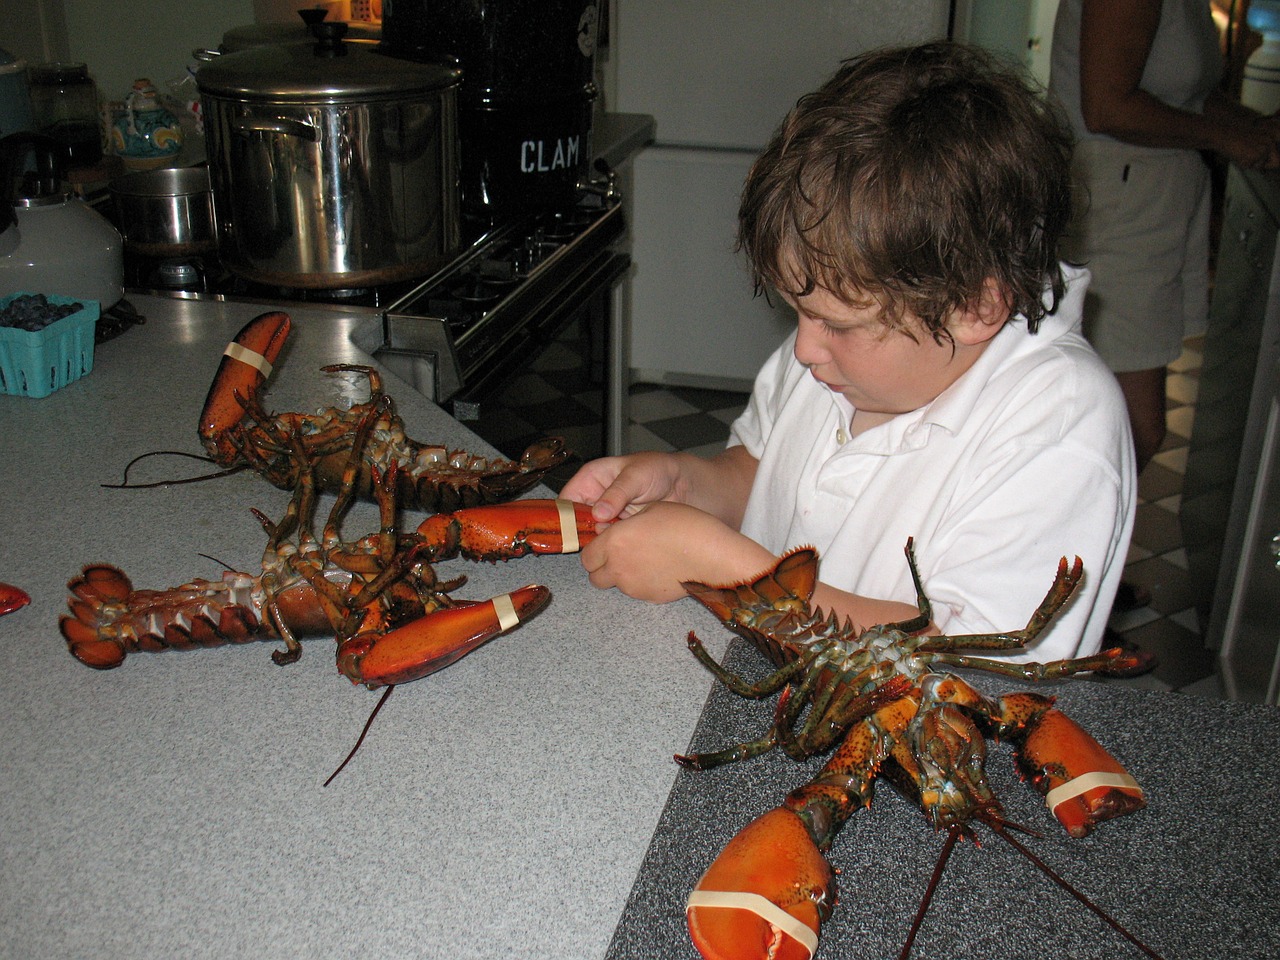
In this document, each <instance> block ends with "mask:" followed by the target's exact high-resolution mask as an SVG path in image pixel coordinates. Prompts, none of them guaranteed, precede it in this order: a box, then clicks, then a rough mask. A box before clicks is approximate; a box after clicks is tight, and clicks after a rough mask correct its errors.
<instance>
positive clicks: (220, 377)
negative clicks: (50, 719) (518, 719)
mask: <svg viewBox="0 0 1280 960" xmlns="http://www.w3.org/2000/svg"><path fill="white" fill-rule="evenodd" d="M288 331H289V318H288V316H287V315H285V314H282V313H270V314H263V315H261V316H259V317H256V318H255V319H254V320H252V321H250V323H249V324H247V325H246V326H245V327H244V328H243V329H242V330H241V331H240V333H239V334H238V335H237V337H236V339H235V340H234V341H233V342H232V344H231V345H230V346H229V347H228V348H227V351H226V353H225V355H224V357H223V360H222V362H221V365H220V367H219V372H218V374H217V376H216V378H215V380H214V383H213V386H212V387H211V388H210V391H209V395H208V398H207V399H206V402H205V408H204V412H203V414H202V416H201V421H200V430H199V432H200V436H201V439H202V441H203V442H204V443H205V444H206V445H207V447H208V448H209V449H210V451H211V452H212V453H214V454H215V456H216V457H217V458H218V459H219V462H220V463H223V464H224V465H226V464H231V463H233V462H236V461H237V460H243V461H245V462H247V463H248V464H250V465H253V466H255V467H256V468H258V469H259V470H260V471H261V472H262V473H263V474H264V475H265V476H266V477H267V479H269V480H271V481H272V482H273V483H276V484H278V485H282V486H287V487H289V489H291V490H292V491H293V494H292V497H291V498H290V501H289V504H288V507H287V509H286V511H285V514H284V517H283V518H282V519H281V520H280V521H279V522H278V523H276V522H272V521H271V520H269V519H268V518H267V517H266V516H265V515H263V514H262V513H260V512H258V511H254V513H255V515H256V516H257V517H258V520H259V522H261V524H262V526H263V528H264V530H265V531H266V532H267V536H268V543H267V548H266V551H265V553H264V554H263V558H262V564H261V572H260V573H259V574H248V573H240V572H235V571H228V572H226V573H224V574H223V576H222V577H221V579H219V580H214V581H210V580H195V581H192V582H190V583H186V584H183V585H182V586H179V587H175V588H173V589H171V590H159V591H157V590H135V589H133V585H132V583H131V582H130V580H129V578H128V577H127V576H126V575H125V574H124V573H123V572H121V571H120V570H118V569H117V568H115V567H113V566H110V565H108V564H96V565H91V566H88V567H86V568H85V569H84V571H83V573H82V574H81V575H80V576H79V577H77V578H75V579H73V580H72V581H71V582H70V583H69V584H68V587H69V589H70V590H71V592H72V597H71V600H70V609H71V615H70V616H64V617H63V618H62V620H61V629H62V634H63V637H64V638H65V639H66V641H67V644H68V647H69V649H70V651H71V653H72V654H73V655H74V656H75V657H76V658H77V659H78V660H80V661H81V662H82V663H85V664H87V665H88V666H91V667H95V668H98V669H111V668H113V667H117V666H119V665H120V664H121V663H122V662H123V661H124V659H125V656H126V655H127V654H128V653H131V652H134V651H159V650H165V649H187V648H191V647H198V646H217V645H221V644H224V643H244V642H248V641H251V640H260V639H282V640H283V641H284V643H285V648H284V649H283V650H277V651H276V652H274V653H273V654H272V659H273V660H275V662H276V663H278V664H283V663H289V662H292V661H294V660H296V659H298V657H299V656H300V655H301V650H302V648H301V645H300V643H299V642H298V638H299V637H301V636H316V635H324V634H328V635H331V636H335V637H336V639H337V641H338V648H337V664H338V669H339V671H340V672H341V673H342V674H344V675H345V676H347V677H348V678H349V679H350V680H351V681H352V682H353V683H362V684H364V685H365V686H367V687H370V688H374V687H379V686H384V685H394V684H396V683H403V682H406V681H409V680H414V679H418V678H420V677H422V676H425V675H427V674H428V673H431V672H433V671H435V670H438V669H440V668H441V667H443V666H446V665H447V664H449V663H452V662H453V661H454V660H456V659H458V658H459V657H461V656H464V655H465V654H466V653H468V652H470V651H471V650H473V649H474V648H475V647H477V646H479V645H480V644H481V643H484V642H485V641H487V640H488V639H490V638H492V637H494V636H496V635H497V634H499V633H501V632H504V631H506V630H508V629H511V628H512V627H514V626H515V625H516V624H517V623H519V622H520V621H522V620H524V619H526V618H528V617H530V616H533V615H534V614H536V613H537V612H538V611H539V610H541V609H542V608H543V607H544V606H545V605H546V603H547V602H548V600H549V597H550V593H549V591H548V590H547V588H545V587H542V586H536V585H530V586H526V587H522V588H521V589H519V590H516V591H513V592H512V593H510V594H505V595H502V596H500V597H496V598H493V599H492V600H488V601H484V602H482V603H476V602H471V601H463V600H455V599H453V598H452V597H451V596H450V595H449V594H450V591H452V590H454V589H456V588H457V587H458V586H459V585H461V583H462V582H463V581H464V580H465V578H457V579H455V580H452V581H449V582H442V581H440V580H439V579H438V578H437V577H436V574H435V571H434V568H433V567H432V564H433V563H437V562H440V561H442V560H447V559H450V558H452V557H456V556H459V555H461V556H464V557H468V558H471V559H475V560H486V561H496V560H507V559H512V558H515V557H520V556H525V555H527V554H529V553H565V552H573V551H576V550H578V549H579V548H580V547H581V546H583V545H585V544H587V543H589V542H590V540H591V539H592V538H593V537H594V536H595V524H594V521H593V520H592V519H591V516H590V508H589V507H586V506H584V505H580V504H572V503H569V502H568V501H563V500H554V501H553V500H523V501H514V502H508V503H493V502H490V501H493V500H498V499H505V498H508V497H510V496H511V495H513V494H514V493H515V492H520V491H523V490H525V489H527V488H528V487H529V486H531V485H532V484H533V483H534V482H536V480H537V479H539V478H540V477H541V476H542V475H543V474H544V473H545V472H546V470H547V469H550V467H551V466H554V464H555V463H558V462H560V461H561V460H562V459H563V458H564V457H565V456H567V453H564V452H563V451H562V450H561V449H560V447H559V445H558V442H557V443H555V444H551V445H548V446H545V447H544V448H541V449H542V453H543V454H545V456H541V454H540V455H539V456H541V459H538V462H537V463H533V462H530V463H525V464H522V465H516V464H510V463H507V462H498V463H496V464H495V463H494V462H492V461H485V460H483V458H476V457H471V456H469V455H465V454H461V453H455V454H454V455H453V456H452V457H450V458H447V459H449V460H450V461H452V463H453V465H452V466H450V465H449V463H446V462H443V461H439V460H437V459H436V453H435V451H439V450H441V449H443V448H429V447H426V446H424V445H422V444H418V443H415V442H414V441H409V440H406V439H405V437H404V431H403V425H402V424H401V422H400V419H399V417H398V416H396V415H395V413H394V409H393V404H392V401H391V399H390V398H389V397H387V396H386V395H385V394H384V393H383V392H382V387H381V380H380V378H379V376H378V374H377V371H375V370H373V369H372V368H370V367H359V366H349V365H342V366H339V367H336V368H333V369H339V370H354V371H356V372H360V373H363V374H364V375H366V376H367V377H368V379H369V383H370V398H369V400H368V401H367V402H365V403H361V404H356V405H355V406H353V407H352V408H351V409H350V410H347V411H338V410H329V411H325V412H323V413H322V414H319V415H317V416H315V417H312V416H307V415H302V414H285V415H280V416H277V417H270V416H268V415H266V414H265V413H264V412H263V411H262V407H261V404H260V402H259V399H258V392H259V390H260V388H261V386H262V384H263V383H264V382H265V379H266V377H267V375H268V374H269V373H270V369H271V363H273V362H274V361H275V359H276V358H277V357H278V355H279V352H280V350H281V348H282V347H283V343H284V339H285V337H286V336H287V335H288ZM401 457H405V458H408V460H409V462H408V465H407V466H406V465H405V462H404V461H402V460H401ZM534 459H536V458H534ZM326 489H329V490H332V491H333V492H335V493H336V498H335V500H334V503H333V505H332V507H331V509H330V511H329V514H328V518H327V521H326V523H325V525H324V527H323V529H322V531H319V532H317V531H316V529H315V519H316V512H317V504H318V499H319V495H320V493H321V492H322V491H323V490H326ZM361 494H366V495H369V496H371V497H372V498H373V499H374V500H375V501H376V503H377V504H378V507H379V521H380V529H379V531H378V532H377V533H374V534H369V535H367V536H364V537H361V538H359V539H356V540H352V541H347V540H343V539H342V536H341V527H342V522H343V520H344V518H345V516H346V514H347V512H348V511H349V509H350V507H351V505H352V502H353V501H354V499H355V498H356V497H357V496H359V495H361ZM406 502H407V503H408V504H410V505H412V506H418V507H422V506H424V504H427V503H431V504H436V505H439V504H441V503H446V502H448V503H454V504H463V503H474V504H480V505H476V506H465V507H462V508H461V509H455V510H453V511H452V512H447V513H437V514H434V515H432V516H429V517H428V518H427V519H426V520H424V521H423V522H422V523H421V524H420V525H419V526H418V528H417V530H416V531H415V532H413V533H408V534H402V533H400V532H399V515H400V512H401V508H402V507H404V506H405V505H406Z"/></svg>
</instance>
